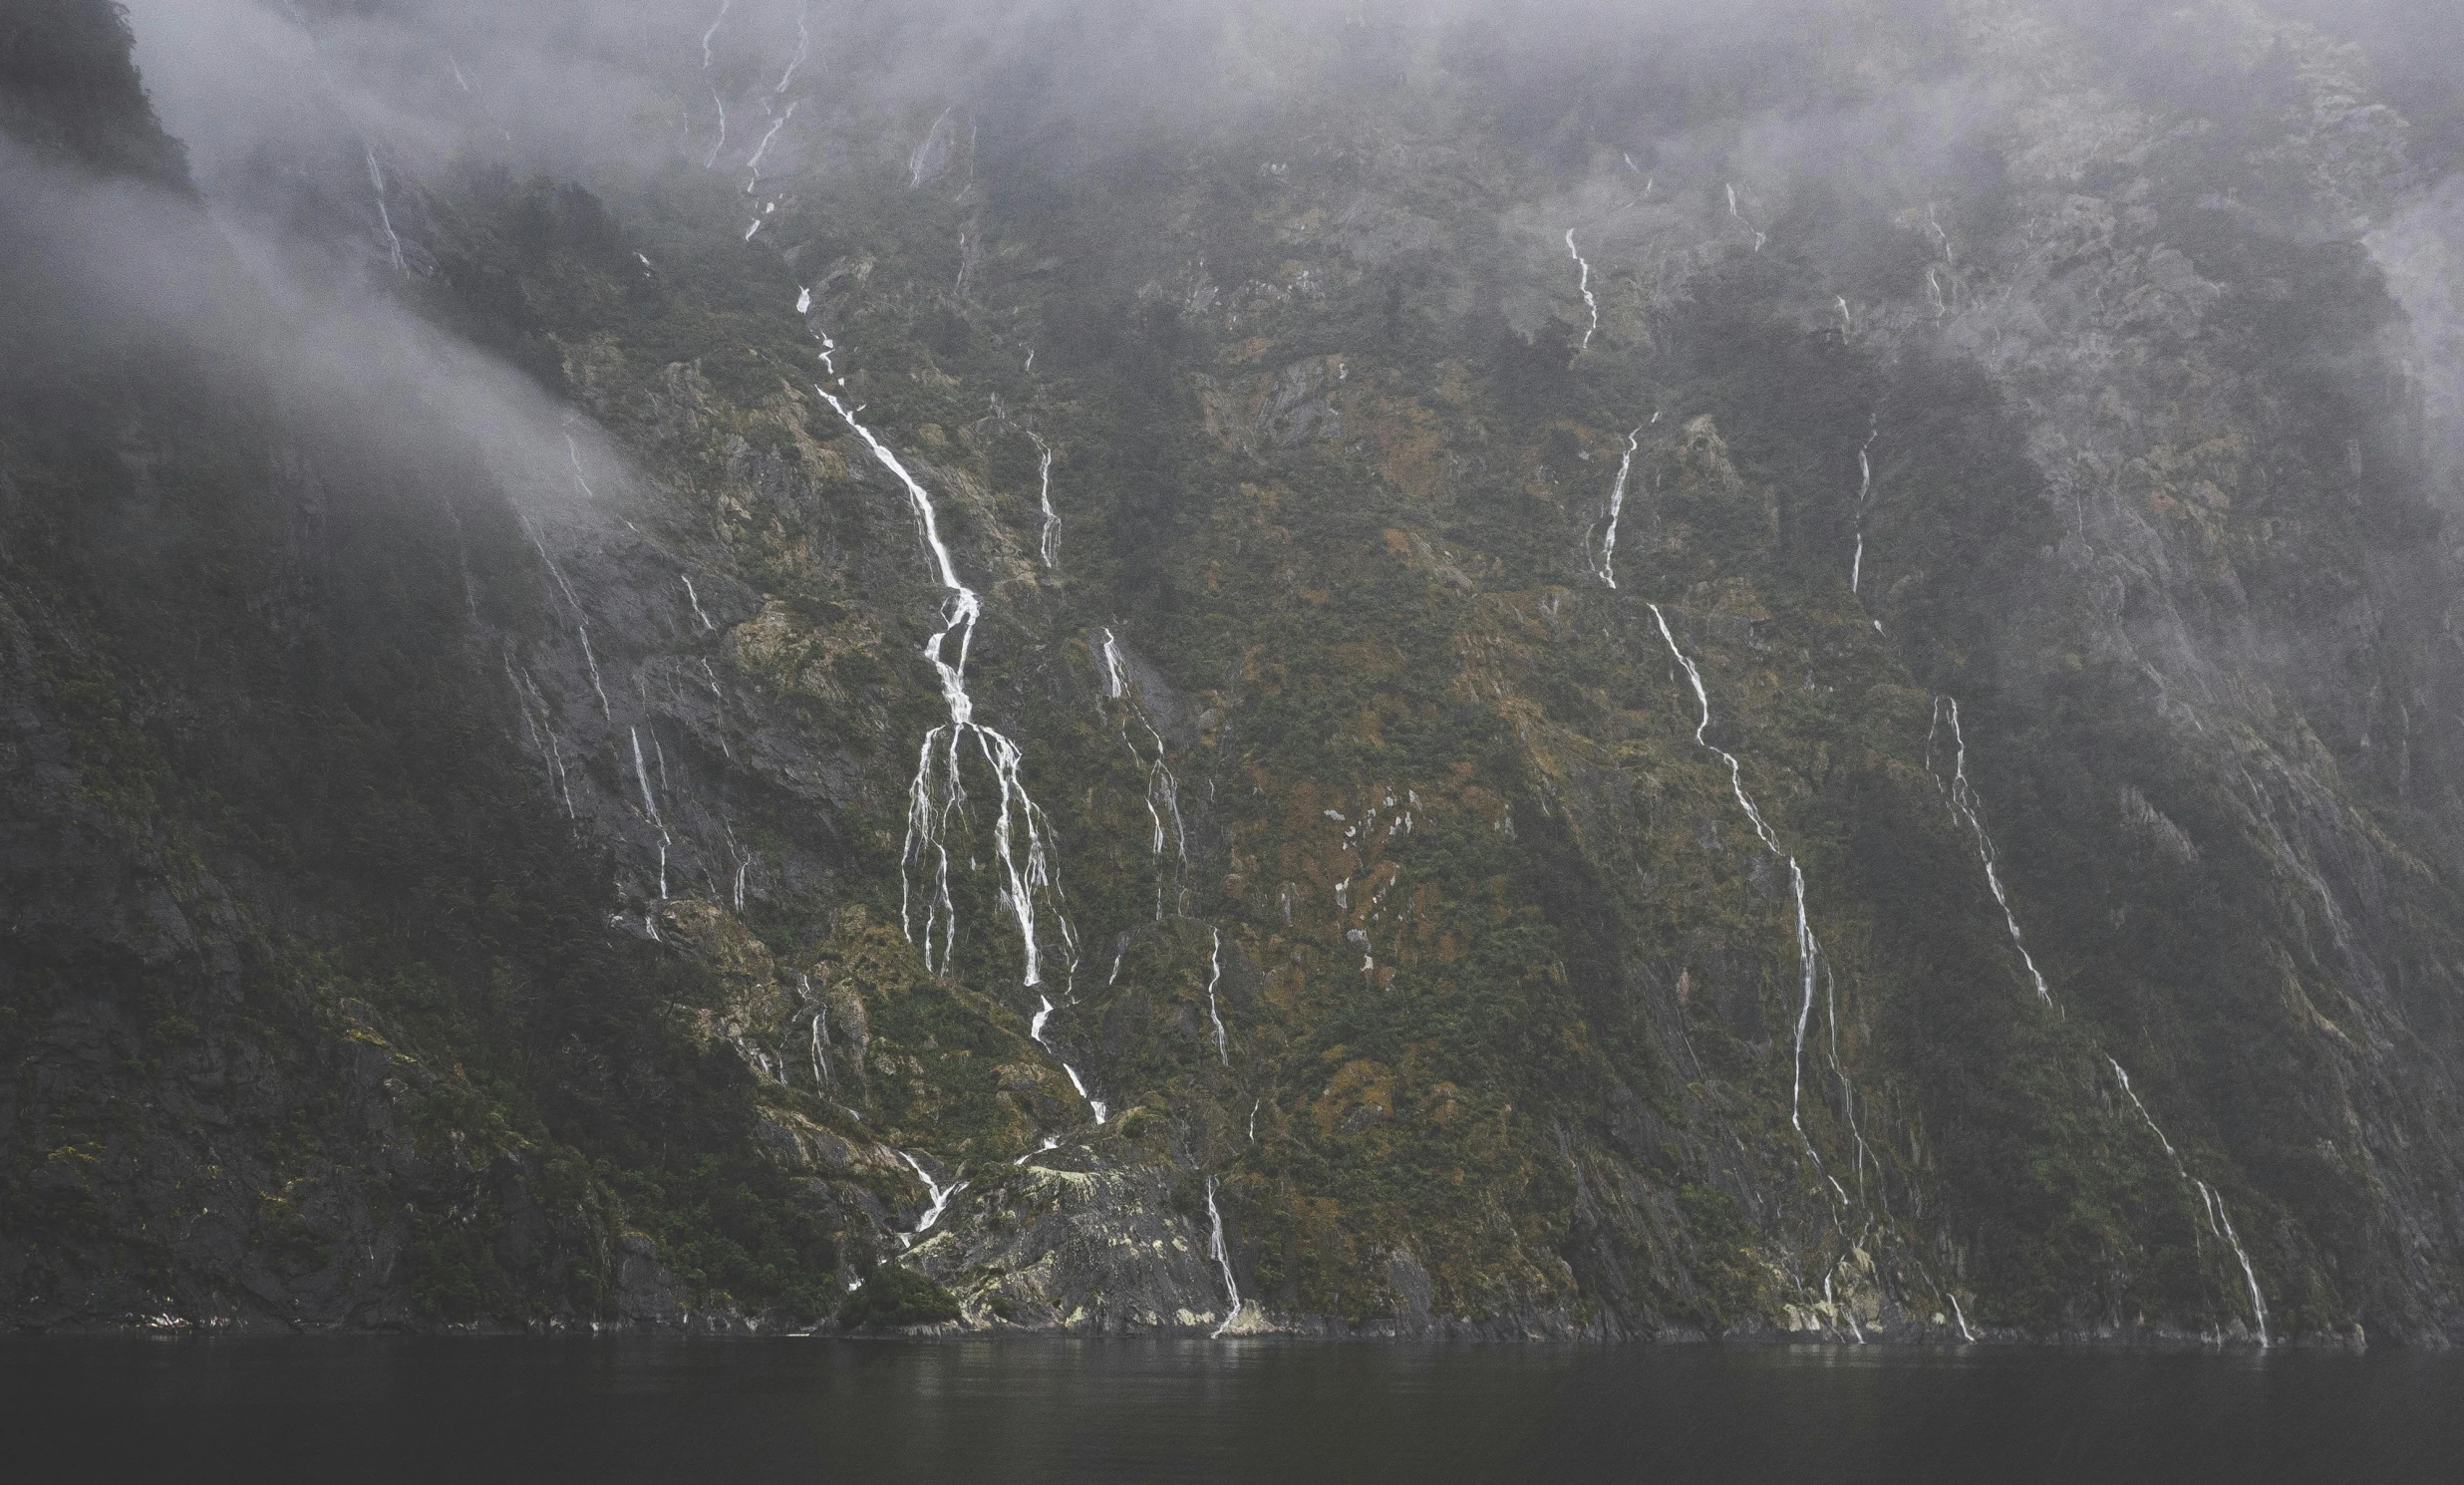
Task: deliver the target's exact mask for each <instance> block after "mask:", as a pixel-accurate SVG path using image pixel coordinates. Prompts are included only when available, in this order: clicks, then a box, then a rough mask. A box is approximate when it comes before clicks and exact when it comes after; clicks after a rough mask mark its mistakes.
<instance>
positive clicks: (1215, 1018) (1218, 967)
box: [1206, 928, 1240, 1300]
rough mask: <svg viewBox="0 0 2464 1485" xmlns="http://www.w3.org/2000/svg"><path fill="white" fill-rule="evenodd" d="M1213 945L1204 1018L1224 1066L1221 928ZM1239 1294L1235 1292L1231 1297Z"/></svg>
mask: <svg viewBox="0 0 2464 1485" xmlns="http://www.w3.org/2000/svg"><path fill="white" fill-rule="evenodd" d="M1210 932H1212V933H1213V935H1214V947H1213V948H1212V949H1211V950H1210V951H1209V952H1208V954H1207V958H1206V1019H1207V1020H1208V1021H1211V1022H1213V1023H1214V1024H1215V1055H1217V1056H1219V1057H1221V1058H1223V1064H1224V1065H1225V1066H1226V1067H1229V1066H1231V1065H1232V1049H1231V1048H1230V1047H1229V1046H1227V1045H1226V1044H1225V1043H1224V1036H1223V1013H1222V1012H1220V1011H1219V1010H1217V1009H1216V1003H1215V986H1216V985H1217V984H1218V983H1219V982H1220V981H1221V980H1222V979H1223V930H1222V929H1220V928H1218V929H1213V930H1210ZM1239 1298H1240V1296H1239V1295H1238V1294H1235V1295H1234V1296H1233V1299H1235V1300H1238V1299H1239Z"/></svg>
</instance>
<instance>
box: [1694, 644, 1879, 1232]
mask: <svg viewBox="0 0 2464 1485" xmlns="http://www.w3.org/2000/svg"><path fill="white" fill-rule="evenodd" d="M1651 611H1652V618H1653V619H1654V620H1655V621H1657V622H1658V623H1659V625H1660V638H1661V639H1662V640H1663V641H1665V642H1666V643H1667V644H1668V647H1669V653H1670V654H1671V655H1673V656H1675V657H1677V663H1678V664H1679V665H1681V666H1683V667H1685V670H1686V679H1687V680H1688V681H1690V682H1692V683H1693V685H1694V703H1695V705H1696V707H1697V708H1698V709H1699V710H1700V713H1701V720H1700V721H1698V722H1696V723H1695V724H1694V742H1695V743H1697V744H1699V745H1701V746H1703V747H1707V748H1709V749H1710V750H1711V751H1712V752H1715V753H1717V754H1718V755H1719V757H1720V759H1721V761H1723V762H1725V763H1726V764H1727V765H1728V787H1729V790H1730V792H1732V793H1734V794H1735V795H1736V802H1737V805H1738V807H1739V808H1741V809H1743V810H1744V811H1745V818H1746V819H1747V820H1749V821H1751V822H1752V823H1753V827H1754V834H1756V835H1757V836H1759V837H1761V840H1762V843H1763V845H1765V846H1767V847H1768V848H1769V849H1770V852H1771V854H1772V855H1774V856H1778V857H1780V858H1781V859H1783V860H1785V861H1786V862H1787V863H1788V885H1789V890H1790V891H1791V892H1792V893H1793V894H1794V896H1795V898H1796V940H1797V973H1798V978H1799V980H1800V981H1801V982H1802V986H1801V988H1802V991H1803V996H1802V999H1801V1000H1800V1002H1799V1004H1798V1006H1797V1023H1796V1053H1795V1055H1796V1073H1795V1083H1794V1085H1793V1087H1792V1088H1791V1089H1790V1091H1789V1094H1788V1123H1789V1124H1790V1125H1791V1126H1792V1127H1794V1128H1795V1130H1796V1132H1797V1138H1798V1139H1800V1140H1802V1141H1804V1144H1805V1153H1806V1155H1807V1156H1808V1157H1809V1158H1811V1159H1812V1160H1813V1162H1814V1167H1815V1168H1816V1169H1817V1170H1819V1169H1821V1167H1822V1157H1821V1156H1820V1155H1818V1154H1815V1153H1814V1142H1813V1139H1812V1137H1811V1136H1809V1135H1808V1134H1806V1132H1805V1122H1804V1119H1803V1117H1802V1114H1801V1109H1802V1107H1803V1104H1804V1101H1805V1028H1806V1025H1807V1023H1808V1022H1810V1021H1811V1020H1812V1019H1813V1014H1814V970H1815V966H1816V964H1817V963H1818V961H1819V958H1820V955H1821V952H1822V950H1821V946H1820V945H1819V944H1817V943H1816V942H1815V941H1814V930H1813V926H1812V924H1811V923H1810V922H1809V921H1808V920H1807V918H1806V915H1805V872H1804V870H1803V869H1802V868H1801V867H1799V866H1798V865H1797V859H1796V857H1794V856H1791V855H1789V854H1788V852H1787V851H1786V850H1785V849H1783V848H1782V847H1781V846H1780V843H1779V837H1778V835H1776V834H1774V833H1773V832H1772V830H1771V827H1770V826H1769V825H1768V824H1767V823H1765V822H1764V820H1763V818H1762V811H1761V810H1759V809H1757V808H1755V807H1754V801H1753V800H1752V798H1751V797H1749V796H1748V795H1747V794H1746V792H1745V769H1744V765H1743V764H1741V763H1739V762H1738V761H1737V760H1736V754H1734V753H1732V752H1730V751H1728V750H1727V749H1726V748H1724V747H1720V746H1718V745H1717V744H1715V743H1712V742H1711V741H1710V739H1709V738H1708V737H1707V736H1706V735H1707V734H1708V733H1709V731H1710V727H1711V697H1710V693H1709V692H1707V691H1705V690H1704V689H1703V686H1702V672H1700V671H1699V670H1696V669H1695V668H1694V661H1693V660H1692V659H1691V658H1690V657H1689V656H1688V655H1687V654H1686V652H1685V651H1684V650H1682V649H1679V648H1678V644H1677V636H1676V634H1674V633H1673V632H1671V630H1670V629H1669V618H1668V615H1666V614H1663V613H1662V612H1661V611H1660V605H1659V604H1656V603H1655V604H1652V605H1651ZM1838 1186H1839V1183H1838V1182H1837V1181H1836V1180H1834V1181H1833V1182H1832V1188H1833V1189H1834V1190H1837V1189H1838ZM1841 1199H1842V1200H1843V1201H1844V1200H1846V1199H1847V1198H1846V1193H1845V1192H1842V1193H1841Z"/></svg>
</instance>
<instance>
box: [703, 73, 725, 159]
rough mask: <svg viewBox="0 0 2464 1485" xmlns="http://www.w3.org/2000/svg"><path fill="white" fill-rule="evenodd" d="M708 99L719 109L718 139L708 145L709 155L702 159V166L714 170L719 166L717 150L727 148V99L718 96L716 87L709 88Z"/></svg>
mask: <svg viewBox="0 0 2464 1485" xmlns="http://www.w3.org/2000/svg"><path fill="white" fill-rule="evenodd" d="M710 101H711V103H712V104H713V105H714V106H716V107H717V108H718V110H719V139H718V142H717V143H716V144H714V145H712V146H711V147H710V157H709V158H708V159H705V160H703V161H702V168H703V169H706V170H715V169H717V168H719V152H720V151H721V150H723V149H725V148H728V101H727V100H726V99H724V98H721V97H720V96H719V90H718V89H717V88H716V87H713V88H712V89H711V90H710Z"/></svg>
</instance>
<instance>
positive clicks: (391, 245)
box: [361, 145, 411, 273]
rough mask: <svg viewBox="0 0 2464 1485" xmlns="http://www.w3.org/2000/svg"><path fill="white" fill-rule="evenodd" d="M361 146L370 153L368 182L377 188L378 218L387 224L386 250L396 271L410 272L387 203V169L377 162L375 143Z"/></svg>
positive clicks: (392, 214) (391, 212) (400, 238)
mask: <svg viewBox="0 0 2464 1485" xmlns="http://www.w3.org/2000/svg"><path fill="white" fill-rule="evenodd" d="M361 148H364V149H365V150H366V151H367V153H368V183H369V184H370V185H372V186H374V187H375V188H376V192H377V220H378V221H379V222H381V223H383V224H384V226H385V248H386V252H387V254H388V256H390V257H391V258H392V259H393V263H394V271H395V272H396V273H408V272H410V271H411V269H410V265H409V264H407V263H406V262H404V260H403V256H402V236H401V234H400V233H398V232H396V231H395V230H394V213H393V211H392V210H391V209H389V208H388V207H387V206H386V204H385V170H384V167H383V166H381V165H379V164H378V163H377V148H376V147H375V146H374V145H366V146H362V147H361Z"/></svg>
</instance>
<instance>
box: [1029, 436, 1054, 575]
mask: <svg viewBox="0 0 2464 1485" xmlns="http://www.w3.org/2000/svg"><path fill="white" fill-rule="evenodd" d="M1027 437H1028V438H1030V439H1033V440H1035V444H1036V458H1037V461H1038V467H1037V470H1036V478H1037V480H1038V485H1037V490H1036V503H1037V504H1038V505H1039V506H1041V507H1042V508H1043V510H1044V537H1043V540H1042V542H1041V543H1040V544H1039V546H1038V551H1039V552H1040V553H1041V554H1042V556H1043V558H1044V565H1045V566H1047V567H1051V566H1053V565H1054V564H1055V563H1057V562H1059V561H1060V560H1061V512H1060V511H1058V510H1055V509H1054V508H1053V446H1052V445H1050V444H1047V443H1045V442H1044V437H1043V435H1041V434H1029V435H1028V436H1027Z"/></svg>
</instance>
